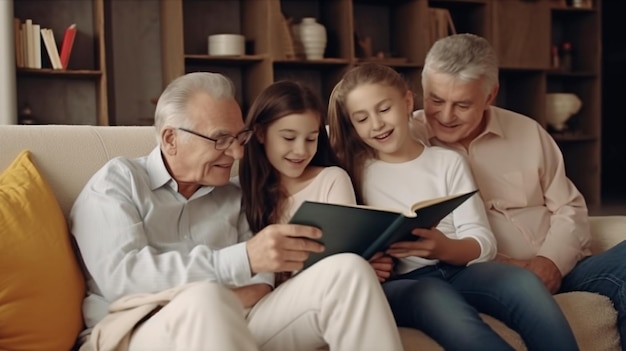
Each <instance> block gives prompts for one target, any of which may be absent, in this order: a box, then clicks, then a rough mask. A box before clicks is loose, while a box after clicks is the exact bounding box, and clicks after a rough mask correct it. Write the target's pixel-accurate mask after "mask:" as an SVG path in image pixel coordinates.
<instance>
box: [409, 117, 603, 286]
mask: <svg viewBox="0 0 626 351" xmlns="http://www.w3.org/2000/svg"><path fill="white" fill-rule="evenodd" d="M486 118H487V120H488V121H487V126H486V128H485V131H483V132H482V133H481V134H480V135H479V136H477V137H476V139H474V140H473V141H472V142H471V143H470V145H469V148H468V149H467V150H466V149H465V148H464V147H463V146H462V145H461V144H458V143H455V144H450V145H448V144H444V143H442V142H441V141H439V140H438V139H436V138H434V137H433V136H432V135H433V134H432V131H431V129H430V127H429V126H428V123H427V122H426V118H425V115H424V111H423V110H419V111H415V112H414V114H413V117H412V118H411V122H410V125H411V130H412V133H413V136H414V137H416V138H418V139H419V140H421V141H422V142H424V143H425V144H427V145H431V144H432V145H438V146H445V147H448V148H450V149H454V150H456V151H458V152H459V153H461V154H463V155H465V157H466V158H467V160H468V162H469V164H470V167H471V169H472V173H473V176H474V179H475V180H476V184H477V185H478V188H479V190H480V195H481V197H482V198H483V202H484V204H485V209H486V210H487V216H488V218H489V222H490V224H491V228H492V230H493V232H494V234H495V236H496V240H497V241H498V253H499V254H501V255H504V256H507V257H510V258H515V259H520V260H528V259H531V258H533V257H535V256H543V257H547V258H549V259H550V260H552V261H553V262H554V263H555V264H556V266H557V267H558V268H559V270H560V272H561V274H562V275H563V276H565V275H566V274H567V273H569V272H570V271H571V270H572V268H573V267H574V266H575V265H576V263H577V262H578V261H579V260H581V259H582V258H583V257H586V256H588V255H590V250H589V243H590V239H591V233H590V230H589V220H588V216H587V205H586V204H585V200H584V198H583V196H582V195H581V194H580V192H579V191H578V190H577V189H576V187H575V186H574V184H573V183H572V182H571V181H570V180H569V179H568V178H567V176H566V175H565V164H564V162H563V157H562V154H561V152H560V150H559V148H558V146H557V145H556V143H555V142H554V140H553V139H552V137H551V136H550V134H548V133H547V132H546V130H545V129H544V128H542V127H541V126H540V125H539V124H538V123H537V122H536V121H534V120H533V119H531V118H529V117H526V116H524V115H521V114H518V113H515V112H512V111H508V110H505V109H502V108H498V107H493V106H492V107H490V109H489V111H488V112H487V114H486Z"/></svg>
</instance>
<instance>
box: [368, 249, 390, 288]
mask: <svg viewBox="0 0 626 351" xmlns="http://www.w3.org/2000/svg"><path fill="white" fill-rule="evenodd" d="M369 262H370V265H372V268H374V271H375V272H376V276H377V277H378V281H379V282H381V283H384V282H385V281H386V280H387V279H389V277H391V273H392V271H393V259H392V258H391V257H389V256H387V255H385V254H384V253H383V252H377V253H375V254H374V256H373V257H372V258H370V260H369Z"/></svg>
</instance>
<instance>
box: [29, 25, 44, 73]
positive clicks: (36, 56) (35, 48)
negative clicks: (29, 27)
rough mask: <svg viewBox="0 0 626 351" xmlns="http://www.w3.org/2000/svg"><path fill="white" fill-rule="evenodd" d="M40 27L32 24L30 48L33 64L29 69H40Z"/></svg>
mask: <svg viewBox="0 0 626 351" xmlns="http://www.w3.org/2000/svg"><path fill="white" fill-rule="evenodd" d="M40 31H41V25H40V24H38V23H33V31H32V33H31V34H32V36H33V37H32V42H31V45H32V47H31V48H30V49H31V50H32V53H33V62H32V64H33V65H32V66H31V68H41V34H40Z"/></svg>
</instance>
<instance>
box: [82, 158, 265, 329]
mask: <svg viewBox="0 0 626 351" xmlns="http://www.w3.org/2000/svg"><path fill="white" fill-rule="evenodd" d="M177 189H178V185H177V183H176V181H174V179H173V178H172V177H171V176H170V174H169V173H168V171H167V169H166V167H165V164H164V162H163V159H162V156H161V151H160V149H159V148H158V147H157V148H155V149H154V150H153V151H152V152H151V153H150V154H149V155H148V156H145V157H141V158H137V159H128V158H115V159H113V160H111V161H109V162H108V163H107V164H106V165H105V166H104V167H102V169H100V170H99V171H98V172H97V173H96V174H94V176H93V177H92V178H91V179H90V180H89V182H88V183H87V184H86V186H85V187H84V189H83V190H82V192H81V193H80V194H79V196H78V198H77V199H76V202H75V203H74V206H73V207H72V211H71V213H70V224H71V231H72V234H73V235H74V237H75V238H76V241H77V244H78V247H79V249H80V252H81V255H82V258H83V260H84V263H85V266H86V268H87V271H88V275H89V276H88V279H87V290H88V296H87V297H86V298H85V301H84V303H83V314H84V317H85V322H86V325H87V327H88V328H91V327H93V326H94V325H95V324H96V323H97V322H98V321H100V320H101V319H102V318H104V317H105V316H106V314H107V309H108V306H109V304H110V303H111V302H113V301H115V300H116V299H118V298H120V297H122V296H125V295H128V294H133V293H155V292H159V291H162V290H165V289H168V288H171V287H175V286H179V285H182V284H185V283H188V282H193V281H202V280H205V281H212V282H218V283H221V284H223V285H225V286H232V287H235V286H245V285H249V284H254V283H265V284H268V285H273V282H274V276H273V274H271V273H269V274H256V275H252V273H251V272H250V264H249V261H248V256H247V254H246V248H245V243H243V242H244V241H245V240H247V239H249V238H250V237H251V235H252V233H251V231H250V230H249V228H248V224H247V221H246V220H245V215H244V214H243V212H242V211H241V210H240V207H241V205H240V204H241V190H240V189H239V187H237V186H236V185H233V184H229V185H225V186H221V187H201V188H200V189H198V190H197V191H196V192H195V193H194V194H193V196H191V197H190V198H189V199H186V198H185V197H184V196H182V195H181V194H179V193H178V191H177Z"/></svg>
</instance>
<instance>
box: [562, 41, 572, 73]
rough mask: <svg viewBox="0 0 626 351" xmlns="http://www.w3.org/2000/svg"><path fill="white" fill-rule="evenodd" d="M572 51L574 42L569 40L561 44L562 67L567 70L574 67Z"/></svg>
mask: <svg viewBox="0 0 626 351" xmlns="http://www.w3.org/2000/svg"><path fill="white" fill-rule="evenodd" d="M572 51H573V49H572V43H570V42H569V41H566V42H563V43H562V44H561V57H560V64H561V69H562V70H564V71H567V72H570V71H571V70H572V68H573V64H572V60H573V58H572Z"/></svg>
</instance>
